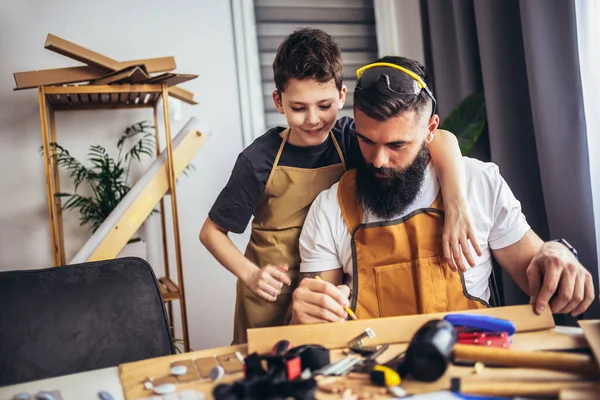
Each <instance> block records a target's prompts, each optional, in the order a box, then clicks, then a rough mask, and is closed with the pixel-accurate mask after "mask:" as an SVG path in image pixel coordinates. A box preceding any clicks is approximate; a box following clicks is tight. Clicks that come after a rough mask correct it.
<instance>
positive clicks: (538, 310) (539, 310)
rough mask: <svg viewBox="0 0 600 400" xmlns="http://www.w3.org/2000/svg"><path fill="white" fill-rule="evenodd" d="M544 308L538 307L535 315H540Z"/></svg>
mask: <svg viewBox="0 0 600 400" xmlns="http://www.w3.org/2000/svg"><path fill="white" fill-rule="evenodd" d="M545 308H546V307H544V306H538V308H537V309H536V310H537V313H538V314H541V313H543V312H544V309H545Z"/></svg>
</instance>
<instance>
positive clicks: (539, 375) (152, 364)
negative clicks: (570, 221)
mask: <svg viewBox="0 0 600 400" xmlns="http://www.w3.org/2000/svg"><path fill="white" fill-rule="evenodd" d="M525 335H526V336H527V338H526V339H524V338H522V336H525ZM561 336H576V335H565V334H562V333H559V332H557V331H555V330H544V331H539V332H530V333H517V334H515V335H514V336H513V348H520V349H524V350H532V351H533V350H556V349H563V348H564V347H563V346H565V345H569V343H570V342H569V341H568V340H567V341H563V340H561V339H560V337H561ZM536 337H537V340H534V339H535V338H536ZM319 339H321V338H319V337H314V338H313V340H312V342H318V341H319ZM548 340H554V343H555V345H552V343H553V342H552V341H551V342H550V343H548ZM406 347H407V344H406V343H404V344H395V345H391V346H390V347H389V349H388V350H387V351H385V352H384V353H383V354H382V355H381V357H379V358H378V360H377V361H378V362H386V361H388V360H390V359H392V358H393V357H395V356H396V355H397V354H399V353H401V352H403V351H405V350H406ZM236 351H240V352H241V353H243V354H247V352H246V345H238V346H230V347H221V348H217V349H212V350H202V351H196V352H191V353H187V354H178V355H174V356H168V357H161V358H155V359H150V360H143V361H138V362H134V363H128V364H122V365H120V366H119V375H120V380H121V384H122V386H123V393H124V396H125V399H126V400H132V399H137V398H141V397H149V396H150V395H151V393H150V392H149V391H147V390H145V389H144V388H143V385H142V381H143V380H144V379H146V378H147V377H153V378H158V377H161V376H165V375H166V374H168V371H169V368H170V366H171V363H172V362H173V361H178V360H179V361H181V360H189V359H190V358H195V359H201V358H204V359H210V360H212V359H215V357H217V356H219V355H224V354H231V353H235V352H236ZM342 357H344V354H343V353H342V350H332V351H331V360H332V362H335V361H337V360H339V359H341V358H342ZM242 377H243V374H241V373H237V374H233V375H229V376H225V378H223V380H221V381H220V382H219V383H230V382H233V381H235V380H237V379H241V378H242ZM453 377H461V378H463V379H464V382H465V383H472V384H475V383H479V382H504V383H508V382H513V383H514V382H519V383H524V384H533V383H536V382H537V383H548V384H556V383H557V382H558V383H561V382H562V383H564V384H565V385H569V384H571V383H576V384H582V385H588V386H589V383H588V382H585V381H583V380H582V379H581V377H579V376H577V375H574V374H570V373H565V372H553V371H544V370H531V369H522V368H484V369H483V371H481V372H480V373H478V374H475V373H474V372H473V368H470V367H459V366H453V365H451V366H450V367H449V368H448V370H447V371H446V373H445V374H444V376H443V377H442V378H440V379H439V380H438V381H436V382H433V383H423V382H416V381H413V380H410V379H406V380H404V382H403V384H402V386H403V388H405V389H406V390H407V391H408V392H409V393H410V394H417V393H427V392H431V391H435V390H444V389H448V388H449V387H450V379H451V378H453ZM327 379H328V380H329V382H330V383H332V382H335V381H341V382H347V379H350V378H327ZM324 384H325V383H324ZM214 385H215V384H214V382H211V381H195V382H188V383H181V384H178V385H177V392H183V391H185V390H189V389H193V390H198V391H200V392H203V393H204V394H205V395H206V396H208V398H211V397H212V396H211V393H212V389H213V387H214ZM364 386H369V385H367V384H366V383H365V384H364ZM337 398H339V395H334V394H328V393H325V392H322V391H318V392H317V399H323V400H325V399H337ZM380 398H389V397H387V396H383V397H380Z"/></svg>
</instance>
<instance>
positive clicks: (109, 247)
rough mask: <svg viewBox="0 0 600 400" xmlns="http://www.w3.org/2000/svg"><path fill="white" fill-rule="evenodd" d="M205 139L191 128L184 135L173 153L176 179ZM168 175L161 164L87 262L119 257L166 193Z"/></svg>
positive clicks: (204, 136) (165, 168)
mask: <svg viewBox="0 0 600 400" xmlns="http://www.w3.org/2000/svg"><path fill="white" fill-rule="evenodd" d="M181 134H183V133H181ZM205 140H206V135H204V134H202V133H201V132H200V131H199V130H198V129H192V130H190V131H189V132H187V133H185V137H184V138H183V140H182V141H181V143H180V144H179V145H178V146H177V148H176V149H174V150H173V162H174V171H173V172H174V174H175V177H177V176H179V175H180V174H181V173H182V171H183V169H184V168H185V166H186V165H188V163H189V162H190V161H191V159H192V158H193V157H194V156H195V155H196V153H197V152H198V150H199V149H200V147H202V145H203V144H204V141H205ZM167 176H168V175H167V165H166V163H163V165H162V166H161V168H160V169H159V170H158V171H157V172H156V174H155V175H154V177H153V178H152V180H151V181H150V182H148V184H147V185H146V187H145V188H144V189H143V190H142V191H141V192H140V194H139V196H138V197H137V198H136V199H135V201H134V202H133V204H132V205H131V206H130V207H129V208H128V209H127V211H125V213H124V214H123V215H122V216H121V218H119V221H117V223H116V224H115V225H114V226H113V228H112V229H111V231H110V232H109V233H108V234H107V235H106V237H105V238H104V239H103V240H102V242H101V243H100V244H99V245H98V247H97V248H96V249H95V250H94V252H93V253H92V255H91V256H90V257H89V258H88V261H94V260H108V259H112V258H115V257H116V256H117V255H118V254H119V252H120V251H121V250H122V249H123V247H124V246H125V244H126V243H127V241H128V240H129V239H131V236H132V235H133V234H134V233H135V232H136V231H137V230H138V228H139V227H140V226H141V225H142V223H143V222H144V221H145V220H146V218H147V217H148V215H149V214H150V212H151V211H152V210H153V209H154V207H155V206H156V204H157V203H158V202H159V201H160V199H161V198H162V197H163V196H164V194H165V193H166V192H167V188H168V186H169V184H168V180H167Z"/></svg>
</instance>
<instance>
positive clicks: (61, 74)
mask: <svg viewBox="0 0 600 400" xmlns="http://www.w3.org/2000/svg"><path fill="white" fill-rule="evenodd" d="M133 65H144V66H145V67H146V71H148V73H158V72H167V71H172V70H174V69H175V58H174V57H160V58H148V59H145V60H133V61H123V62H120V63H119V69H123V68H126V67H131V66H133ZM104 75H106V70H105V69H98V68H95V67H90V66H89V65H85V66H82V67H68V68H54V69H44V70H37V71H24V72H15V73H14V74H13V76H14V78H15V84H16V86H17V87H16V88H15V90H23V89H32V88H35V87H38V86H49V85H64V84H68V83H78V82H88V81H92V80H94V79H99V78H102V77H103V76H104Z"/></svg>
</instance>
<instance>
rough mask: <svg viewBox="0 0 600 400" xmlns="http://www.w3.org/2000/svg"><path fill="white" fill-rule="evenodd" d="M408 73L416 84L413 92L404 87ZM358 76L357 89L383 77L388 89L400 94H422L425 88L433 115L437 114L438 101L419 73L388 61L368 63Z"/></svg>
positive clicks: (363, 87) (359, 70) (359, 71)
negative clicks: (431, 105)
mask: <svg viewBox="0 0 600 400" xmlns="http://www.w3.org/2000/svg"><path fill="white" fill-rule="evenodd" d="M406 75H408V76H410V77H411V78H412V79H413V82H414V85H413V90H412V93H410V92H406V90H405V89H402V86H403V85H405V82H406V81H405V79H403V78H405V77H406ZM356 77H357V78H358V82H357V83H356V90H361V89H366V88H368V87H369V86H371V85H372V84H374V83H375V82H378V81H379V80H381V79H384V80H385V82H386V84H387V87H388V89H390V90H391V91H392V92H394V93H396V94H398V95H400V96H406V95H409V96H418V95H419V94H421V91H423V90H424V91H425V93H426V94H427V95H428V96H429V97H430V98H431V101H432V102H433V109H432V111H431V115H433V114H435V111H436V106H437V102H436V100H435V97H433V93H431V90H430V89H429V87H427V85H426V84H425V82H424V81H423V79H421V77H420V76H419V75H417V74H415V73H414V72H412V71H410V70H408V69H406V68H404V67H401V66H400V65H396V64H392V63H387V62H376V63H372V64H368V65H365V66H364V67H361V68H359V69H358V70H357V71H356Z"/></svg>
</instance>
